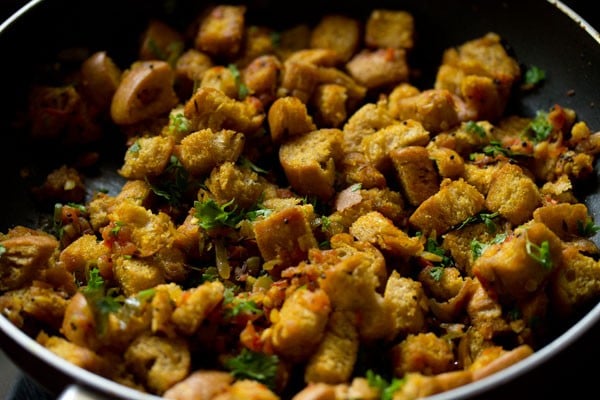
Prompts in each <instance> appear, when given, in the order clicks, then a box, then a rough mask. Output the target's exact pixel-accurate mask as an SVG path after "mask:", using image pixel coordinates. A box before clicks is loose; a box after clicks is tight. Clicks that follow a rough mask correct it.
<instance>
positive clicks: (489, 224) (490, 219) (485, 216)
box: [456, 212, 500, 233]
mask: <svg viewBox="0 0 600 400" xmlns="http://www.w3.org/2000/svg"><path fill="white" fill-rule="evenodd" d="M499 215H500V213H498V212H494V213H483V212H482V213H479V214H475V215H473V216H471V217H469V218H467V219H465V220H464V221H463V222H461V223H460V225H458V226H457V227H456V229H457V230H459V229H462V228H464V227H465V226H467V225H470V224H476V223H479V222H483V223H484V224H485V227H486V228H487V230H488V232H490V233H495V232H496V230H497V229H498V227H497V226H496V224H495V223H494V218H496V217H498V216H499Z"/></svg>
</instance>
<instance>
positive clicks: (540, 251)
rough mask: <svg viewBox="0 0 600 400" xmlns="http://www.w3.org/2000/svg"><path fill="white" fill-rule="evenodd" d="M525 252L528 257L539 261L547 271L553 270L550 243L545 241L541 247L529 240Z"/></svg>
mask: <svg viewBox="0 0 600 400" xmlns="http://www.w3.org/2000/svg"><path fill="white" fill-rule="evenodd" d="M525 251H527V255H528V256H529V257H531V258H533V259H534V260H535V261H537V262H538V263H539V264H540V265H541V266H542V267H544V268H545V269H552V266H553V264H552V254H550V243H549V242H548V241H547V240H544V241H543V242H542V243H540V245H539V246H538V245H537V244H535V243H533V242H531V241H530V240H529V239H527V240H526V242H525Z"/></svg>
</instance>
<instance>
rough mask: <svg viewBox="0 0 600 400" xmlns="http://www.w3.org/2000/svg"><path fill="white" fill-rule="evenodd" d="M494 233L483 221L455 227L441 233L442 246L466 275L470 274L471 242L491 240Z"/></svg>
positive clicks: (471, 262) (471, 260) (471, 264)
mask: <svg viewBox="0 0 600 400" xmlns="http://www.w3.org/2000/svg"><path fill="white" fill-rule="evenodd" d="M494 236H495V233H492V232H490V231H489V229H488V228H487V226H486V225H485V224H483V223H478V224H469V225H466V226H464V227H462V228H461V229H455V230H452V231H450V232H447V233H445V234H444V235H443V241H442V248H443V249H445V250H447V251H449V252H450V255H451V256H452V258H453V259H454V262H455V263H456V266H457V267H458V268H459V269H460V270H461V271H462V272H463V273H465V274H466V275H467V276H472V273H471V268H472V266H473V261H474V257H473V251H472V250H471V242H473V240H477V241H479V242H481V243H488V242H490V241H492V239H493V238H494Z"/></svg>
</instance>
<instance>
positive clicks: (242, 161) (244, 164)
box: [239, 157, 269, 174]
mask: <svg viewBox="0 0 600 400" xmlns="http://www.w3.org/2000/svg"><path fill="white" fill-rule="evenodd" d="M239 162H240V165H241V166H242V167H246V168H249V169H251V170H252V171H254V172H256V173H257V174H266V173H268V172H269V171H267V170H266V169H262V168H261V167H259V166H258V165H256V164H254V163H253V162H252V161H250V160H249V159H247V158H246V157H240V159H239Z"/></svg>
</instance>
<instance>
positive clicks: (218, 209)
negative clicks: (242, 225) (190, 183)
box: [194, 199, 242, 230]
mask: <svg viewBox="0 0 600 400" xmlns="http://www.w3.org/2000/svg"><path fill="white" fill-rule="evenodd" d="M233 202H234V199H231V200H230V201H228V202H227V203H225V204H223V205H221V206H220V205H218V204H217V202H216V201H214V200H213V199H208V200H206V201H203V202H200V201H195V202H194V209H195V210H196V212H195V214H194V216H195V217H196V218H198V225H199V226H200V227H201V228H203V229H206V230H209V229H214V228H218V227H222V226H227V227H230V228H235V227H236V225H237V224H238V223H239V222H240V221H241V219H242V218H241V216H240V213H238V212H236V208H237V207H236V206H235V205H234V204H233ZM232 205H233V207H232V208H231V209H228V208H229V207H231V206H232Z"/></svg>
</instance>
